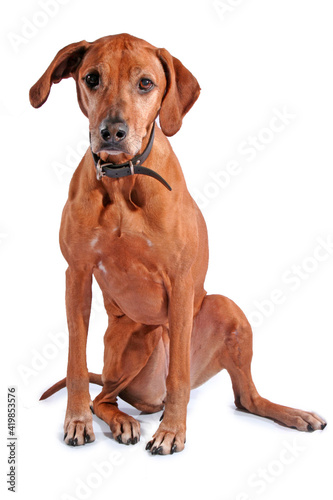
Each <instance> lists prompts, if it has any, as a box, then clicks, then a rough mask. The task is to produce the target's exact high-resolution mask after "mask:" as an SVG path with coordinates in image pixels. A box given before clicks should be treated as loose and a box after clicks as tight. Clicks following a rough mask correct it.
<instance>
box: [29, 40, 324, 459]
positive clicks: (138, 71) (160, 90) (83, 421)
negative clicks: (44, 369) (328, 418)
mask: <svg viewBox="0 0 333 500" xmlns="http://www.w3.org/2000/svg"><path fill="white" fill-rule="evenodd" d="M69 77H73V78H74V80H75V82H76V88H77V96H78V102H79V105H80V108H81V110H82V112H83V113H84V114H85V116H86V117H87V118H88V119H89V131H90V142H91V148H89V149H88V150H87V152H86V154H85V155H84V157H83V158H82V160H81V162H80V164H79V166H78V168H77V170H76V171H75V173H74V175H73V178H72V181H71V184H70V188H69V196H68V201H67V203H66V205H65V208H64V211H63V216H62V222H61V229H60V246H61V251H62V253H63V255H64V257H65V259H66V261H67V263H68V269H67V272H66V310H67V319H68V329H69V354H68V370H67V377H66V379H64V380H62V381H60V382H58V383H57V384H55V386H53V387H52V388H51V389H49V390H48V391H47V392H46V393H45V394H44V395H43V396H42V398H45V397H48V396H49V395H51V394H52V393H54V392H55V391H56V390H58V389H59V388H61V387H64V386H67V392H68V404H67V411H66V417H65V424H64V439H65V442H66V443H67V444H69V445H83V444H85V443H87V442H91V441H94V439H95V435H94V431H93V419H92V411H93V412H94V413H95V414H96V415H97V416H98V417H100V418H101V419H103V420H104V421H105V422H106V423H107V424H108V425H109V426H110V428H111V431H112V435H113V437H114V438H115V439H117V440H118V441H119V442H120V443H124V444H130V443H131V444H135V443H137V442H138V441H139V439H140V425H139V422H138V421H137V420H135V419H134V418H132V417H130V416H128V415H126V414H125V413H123V412H122V411H120V410H119V409H118V405H117V398H118V397H120V398H121V399H123V400H125V401H127V402H128V403H130V404H131V405H133V406H134V407H135V408H137V409H139V410H141V411H144V412H157V411H159V410H162V409H164V414H163V419H162V421H161V423H160V425H159V427H158V429H157V431H156V433H155V434H154V436H153V437H152V440H151V441H149V442H148V444H147V449H148V450H150V452H151V453H152V454H161V455H165V454H170V453H173V452H174V451H177V452H179V451H181V450H183V448H184V444H185V432H186V412H187V404H188V401H189V397H190V391H191V389H193V388H195V387H198V386H200V385H201V384H203V383H204V382H206V381H207V380H208V379H209V378H210V377H212V376H213V375H215V374H216V373H218V372H219V371H220V370H222V369H223V368H225V369H226V370H227V371H228V373H229V375H230V377H231V380H232V386H233V391H234V395H235V404H236V407H237V408H240V409H243V410H247V411H248V412H251V413H254V414H256V415H261V416H263V417H268V418H271V419H273V420H275V421H277V422H280V423H282V424H283V425H286V426H288V427H294V428H296V429H298V430H301V431H314V430H317V429H324V427H325V426H326V423H325V422H324V420H322V419H321V418H320V417H319V416H317V415H315V414H314V413H309V412H306V411H301V410H296V409H293V408H289V407H286V406H280V405H277V404H274V403H272V402H270V401H268V400H267V399H263V398H262V397H261V396H260V395H259V394H258V392H257V390H256V387H255V385H254V383H253V381H252V377H251V368H250V365H251V358H252V331H251V327H250V324H249V323H248V321H247V319H246V317H245V315H244V314H243V312H242V311H241V310H240V309H239V307H238V306H237V305H236V304H235V303H234V302H232V301H231V300H230V299H228V298H226V297H224V296H221V295H207V293H206V291H205V289H204V280H205V275H206V271H207V265H208V243H207V232H206V225H205V222H204V219H203V216H202V214H201V212H200V210H199V208H198V207H197V205H196V203H195V202H194V201H193V199H192V198H191V196H190V194H189V192H188V190H187V188H186V183H185V180H184V176H183V173H182V170H181V167H180V165H179V162H178V160H177V158H176V156H175V154H174V152H173V150H172V148H171V145H170V143H169V141H168V139H167V136H173V135H174V134H176V132H178V130H179V129H180V127H181V125H182V120H183V118H184V116H185V115H186V113H187V112H188V111H189V110H190V108H191V107H192V106H193V104H194V103H195V101H196V100H197V98H198V96H199V93H200V87H199V84H198V82H197V80H196V79H195V77H194V76H193V75H192V74H191V73H190V71H188V69H186V68H185V66H184V65H183V64H182V63H181V62H180V61H179V60H178V59H176V58H175V57H172V56H171V55H170V54H169V52H168V51H167V50H165V49H158V48H156V47H154V46H152V45H150V44H149V43H147V42H145V41H143V40H141V39H138V38H135V37H132V36H130V35H127V34H121V35H115V36H108V37H105V38H101V39H99V40H97V41H95V42H93V43H88V42H86V41H82V42H78V43H73V44H71V45H68V46H67V47H65V48H63V49H62V50H61V51H60V52H59V53H58V54H57V55H56V57H55V58H54V59H53V61H52V62H51V64H50V66H49V67H48V68H47V70H46V71H45V73H44V74H43V76H42V77H41V78H40V79H39V80H38V82H37V83H36V84H35V85H34V86H33V87H32V88H31V90H30V101H31V104H32V105H33V106H34V107H35V108H38V107H40V106H42V104H44V103H45V101H46V100H47V98H48V95H49V92H50V88H51V85H52V84H53V83H58V82H60V81H61V80H62V79H63V78H69ZM157 117H159V124H160V127H159V126H157V124H155V120H156V119H157ZM93 276H94V277H95V279H96V281H97V283H98V284H99V286H100V288H101V290H102V293H103V298H104V304H105V309H106V311H107V314H108V327H107V330H106V333H105V337H104V344H105V350H104V367H103V372H102V375H95V374H91V373H89V372H88V368H87V361H86V345H87V334H88V324H89V315H90V307H91V299H92V291H91V286H92V277H93ZM89 382H94V383H98V384H100V385H102V387H103V388H102V391H101V393H100V394H99V395H98V396H97V397H96V398H95V400H94V401H93V403H92V402H91V399H90V395H89Z"/></svg>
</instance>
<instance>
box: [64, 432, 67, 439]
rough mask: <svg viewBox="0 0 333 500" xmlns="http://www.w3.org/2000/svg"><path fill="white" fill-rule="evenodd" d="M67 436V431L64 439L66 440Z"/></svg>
mask: <svg viewBox="0 0 333 500" xmlns="http://www.w3.org/2000/svg"><path fill="white" fill-rule="evenodd" d="M66 437H67V432H66V434H65V435H64V441H65V439H66Z"/></svg>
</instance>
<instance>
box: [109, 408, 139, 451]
mask: <svg viewBox="0 0 333 500" xmlns="http://www.w3.org/2000/svg"><path fill="white" fill-rule="evenodd" d="M110 429H111V432H112V435H113V437H114V439H115V440H116V441H118V443H122V444H136V443H138V442H139V441H140V424H139V422H138V421H137V420H135V418H132V417H130V416H129V415H126V413H123V412H121V411H119V412H117V413H116V415H114V417H113V418H112V420H111V422H110Z"/></svg>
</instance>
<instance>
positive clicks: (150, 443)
mask: <svg viewBox="0 0 333 500" xmlns="http://www.w3.org/2000/svg"><path fill="white" fill-rule="evenodd" d="M152 446H153V442H152V441H149V443H147V445H146V450H150V449H151V447H152Z"/></svg>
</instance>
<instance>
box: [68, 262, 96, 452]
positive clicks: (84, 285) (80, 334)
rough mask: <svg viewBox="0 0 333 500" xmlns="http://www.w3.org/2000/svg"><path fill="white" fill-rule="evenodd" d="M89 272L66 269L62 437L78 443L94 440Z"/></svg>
mask: <svg viewBox="0 0 333 500" xmlns="http://www.w3.org/2000/svg"><path fill="white" fill-rule="evenodd" d="M91 283H92V273H91V271H90V270H89V271H88V270H87V269H76V268H73V267H71V266H70V267H69V268H68V269H67V272H66V311H67V322H68V331H69V350H68V367H67V382H66V385H67V392H68V402H67V411H66V417H65V424H64V439H65V442H66V443H67V444H69V445H73V446H77V445H80V444H85V443H88V442H90V441H94V440H95V435H94V432H93V424H92V413H91V410H90V404H91V401H90V395H89V376H88V368H87V359H86V345H87V334H88V325H89V317H90V309H91V295H92V292H91Z"/></svg>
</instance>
